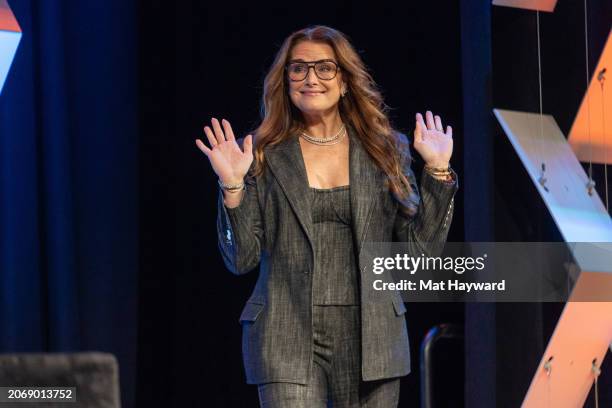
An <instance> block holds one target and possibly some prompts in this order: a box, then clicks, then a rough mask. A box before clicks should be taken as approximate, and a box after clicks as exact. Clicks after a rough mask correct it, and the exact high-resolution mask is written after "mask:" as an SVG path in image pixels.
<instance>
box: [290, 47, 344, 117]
mask: <svg viewBox="0 0 612 408" xmlns="http://www.w3.org/2000/svg"><path fill="white" fill-rule="evenodd" d="M321 60H331V61H334V62H335V63H336V64H337V63H338V61H337V60H336V55H335V53H334V50H333V48H332V47H331V46H329V45H328V44H326V43H323V42H315V41H300V42H298V43H297V44H296V45H295V46H294V47H293V49H292V50H291V54H290V57H289V62H308V63H313V62H315V61H321ZM287 82H288V83H289V97H290V98H291V101H292V102H293V104H294V105H295V106H296V107H297V108H298V109H299V110H300V111H301V112H302V113H304V114H307V115H320V114H325V113H329V112H333V111H334V110H336V109H338V101H339V100H340V96H341V93H342V92H343V91H345V90H346V84H345V83H344V81H343V78H342V70H341V69H338V72H337V74H336V76H335V77H334V78H333V79H328V80H326V79H320V78H319V77H317V75H316V74H315V70H314V68H313V69H308V75H307V76H306V78H305V79H303V80H301V81H291V80H289V79H288V81H287Z"/></svg>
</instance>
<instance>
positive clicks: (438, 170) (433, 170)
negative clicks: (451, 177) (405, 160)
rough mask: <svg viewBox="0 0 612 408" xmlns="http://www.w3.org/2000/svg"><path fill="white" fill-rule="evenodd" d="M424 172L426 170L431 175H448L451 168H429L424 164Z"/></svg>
mask: <svg viewBox="0 0 612 408" xmlns="http://www.w3.org/2000/svg"><path fill="white" fill-rule="evenodd" d="M425 170H427V171H428V172H430V173H432V174H436V173H442V174H448V173H450V172H451V166H450V164H449V165H448V167H431V166H429V165H427V164H426V165H425Z"/></svg>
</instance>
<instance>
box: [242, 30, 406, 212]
mask: <svg viewBox="0 0 612 408" xmlns="http://www.w3.org/2000/svg"><path fill="white" fill-rule="evenodd" d="M300 41H317V42H324V43H326V44H329V45H330V46H331V47H332V49H333V50H334V53H335V55H336V58H337V61H338V64H339V66H340V69H341V70H342V75H343V79H344V80H345V82H346V85H347V90H348V92H347V93H346V95H345V96H344V97H343V98H341V99H340V102H339V111H340V115H341V118H342V120H343V121H344V123H346V124H348V125H350V126H351V127H352V128H353V129H354V130H355V133H356V134H357V136H358V137H359V140H360V141H361V143H362V145H363V147H364V148H365V150H366V151H367V152H368V154H369V155H370V157H371V158H372V159H373V160H374V162H375V164H376V165H377V166H378V167H379V168H380V169H381V170H383V171H384V172H385V173H386V175H387V180H386V183H387V186H388V187H389V189H390V190H391V191H392V192H393V193H394V194H395V195H396V196H397V197H399V198H400V199H401V200H402V203H403V205H402V206H401V208H402V211H403V212H404V213H406V214H408V215H414V213H416V205H417V203H415V202H414V201H413V200H412V199H409V200H405V199H406V198H407V197H412V193H413V191H412V188H411V186H410V183H409V182H408V180H407V178H406V177H405V176H404V174H403V172H402V166H405V165H409V163H402V157H400V154H399V150H398V144H397V143H398V134H397V132H396V131H395V130H394V129H393V128H392V127H391V124H390V122H389V118H388V116H387V112H388V107H387V105H385V103H384V101H383V98H382V95H381V93H380V91H379V89H378V86H377V85H376V83H375V82H374V80H373V79H372V76H371V75H370V74H369V73H368V71H367V68H366V67H365V64H364V63H363V61H362V60H361V58H360V57H359V54H358V53H357V52H356V51H355V49H354V48H353V46H352V45H351V43H350V42H349V40H348V38H347V37H346V36H345V35H344V34H343V33H341V32H340V31H338V30H335V29H333V28H331V27H327V26H320V25H319V26H313V27H308V28H304V29H302V30H299V31H296V32H294V33H293V34H291V35H290V36H289V37H287V38H286V39H285V41H284V42H283V45H282V46H281V48H280V50H279V51H278V53H277V54H276V57H275V59H274V62H273V63H272V66H271V67H270V70H269V71H268V73H267V75H266V77H265V79H264V87H263V97H262V103H261V116H262V121H261V123H260V124H259V127H258V128H257V129H256V130H255V131H254V132H253V133H254V135H255V138H254V141H255V143H254V144H255V149H254V156H255V163H254V167H253V169H254V171H253V174H252V175H253V176H258V175H261V174H262V173H263V169H264V164H265V158H264V148H265V147H266V146H268V145H270V146H273V145H276V144H278V143H280V142H282V141H284V140H285V139H287V138H288V137H291V136H292V135H295V134H296V133H297V132H299V131H301V130H303V129H304V126H305V125H304V121H303V117H302V115H301V113H300V111H299V110H298V109H297V108H296V107H295V106H293V103H292V102H291V99H290V97H289V93H288V90H289V84H288V82H287V81H288V80H287V77H286V74H285V66H286V64H287V63H288V61H289V58H290V56H291V50H292V49H293V47H294V46H295V45H296V44H297V43H298V42H300Z"/></svg>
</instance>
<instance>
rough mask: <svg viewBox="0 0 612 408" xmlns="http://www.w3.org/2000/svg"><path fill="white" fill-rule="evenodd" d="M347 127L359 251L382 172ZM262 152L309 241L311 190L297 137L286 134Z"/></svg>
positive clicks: (354, 226)
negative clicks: (283, 139)
mask: <svg viewBox="0 0 612 408" xmlns="http://www.w3.org/2000/svg"><path fill="white" fill-rule="evenodd" d="M348 131H349V184H350V201H351V223H352V227H353V232H354V239H355V245H356V248H357V249H358V251H359V252H361V248H362V246H363V240H364V238H365V234H366V232H367V228H368V225H369V223H370V217H371V213H372V210H373V207H374V201H375V199H377V198H378V197H379V192H380V190H381V189H382V183H383V182H384V173H383V172H382V170H380V169H379V168H378V167H377V166H376V164H375V163H374V162H373V161H372V159H371V158H370V156H369V155H368V153H367V151H366V150H365V148H364V147H363V145H362V144H361V141H360V140H359V138H358V137H357V135H356V134H355V132H354V131H353V129H352V128H351V127H350V126H349V127H348ZM265 156H266V162H267V163H268V166H269V167H270V170H271V171H272V173H273V174H274V177H275V178H276V179H277V181H278V183H279V185H280V186H281V188H282V189H283V191H284V193H285V196H286V197H287V200H288V201H289V204H290V205H291V208H292V209H293V211H294V212H295V214H296V216H297V218H298V220H299V222H300V225H301V226H302V228H303V229H304V231H305V233H306V236H307V237H308V239H309V240H310V242H311V244H312V242H313V237H312V216H311V205H310V199H309V198H310V196H311V192H310V187H309V184H308V176H307V174H306V166H305V164H304V157H303V156H302V151H301V148H300V144H299V139H298V137H297V136H292V137H289V138H288V139H287V140H285V141H283V142H281V143H279V144H278V145H276V146H272V147H270V148H268V149H266V153H265ZM359 252H358V253H359Z"/></svg>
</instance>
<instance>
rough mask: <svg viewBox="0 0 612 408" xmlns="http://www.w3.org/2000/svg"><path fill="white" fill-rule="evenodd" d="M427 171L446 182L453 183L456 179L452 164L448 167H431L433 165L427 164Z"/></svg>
mask: <svg viewBox="0 0 612 408" xmlns="http://www.w3.org/2000/svg"><path fill="white" fill-rule="evenodd" d="M425 171H427V172H428V173H429V174H431V175H432V176H433V177H434V178H436V179H437V180H440V181H443V182H445V183H451V182H454V181H455V180H454V178H453V173H452V169H451V166H450V164H449V165H448V167H446V168H445V167H431V166H428V165H425ZM438 177H440V178H438ZM442 177H443V178H442Z"/></svg>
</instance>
